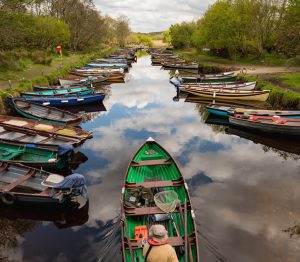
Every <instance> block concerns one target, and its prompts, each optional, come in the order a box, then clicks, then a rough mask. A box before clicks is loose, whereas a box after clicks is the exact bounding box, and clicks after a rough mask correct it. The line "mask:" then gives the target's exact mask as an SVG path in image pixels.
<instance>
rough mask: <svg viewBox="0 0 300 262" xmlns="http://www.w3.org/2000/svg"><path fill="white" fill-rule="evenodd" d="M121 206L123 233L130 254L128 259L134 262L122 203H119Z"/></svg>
mask: <svg viewBox="0 0 300 262" xmlns="http://www.w3.org/2000/svg"><path fill="white" fill-rule="evenodd" d="M121 206H122V220H123V223H124V227H125V231H126V236H127V242H128V247H129V253H130V259H131V262H134V256H133V251H132V246H131V241H130V235H129V231H128V226H127V222H126V217H125V213H124V207H123V202H122V203H121ZM124 252H125V251H124Z"/></svg>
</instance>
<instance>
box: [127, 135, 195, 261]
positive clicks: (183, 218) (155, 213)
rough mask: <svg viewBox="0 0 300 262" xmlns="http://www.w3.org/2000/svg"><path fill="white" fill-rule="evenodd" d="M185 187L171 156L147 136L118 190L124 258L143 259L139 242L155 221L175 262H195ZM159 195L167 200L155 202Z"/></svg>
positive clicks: (192, 221) (191, 218)
mask: <svg viewBox="0 0 300 262" xmlns="http://www.w3.org/2000/svg"><path fill="white" fill-rule="evenodd" d="M187 189H188V187H187V184H186V183H185V182H184V178H183V176H182V174H181V172H180V170H179V168H178V166H177V164H176V163H175V161H174V159H173V158H172V157H171V156H170V154H169V153H168V152H167V151H166V150H165V149H164V148H162V147H161V146H160V145H159V144H158V143H157V142H155V141H154V140H153V139H152V138H149V139H148V140H147V141H146V142H145V143H144V144H143V145H142V146H141V147H140V149H139V150H138V151H137V153H136V154H135V155H134V157H133V158H132V160H131V162H130V164H129V167H128V170H127V174H126V178H125V182H124V186H123V189H122V203H121V205H122V230H121V233H122V253H123V260H124V261H131V262H132V261H144V258H143V256H142V243H143V241H145V240H147V231H148V229H149V228H150V227H151V225H152V224H154V223H157V222H158V221H159V223H160V224H164V226H165V227H166V229H167V230H168V234H169V238H168V243H169V244H170V245H172V246H173V247H174V249H175V251H176V253H177V256H178V258H179V261H199V250H198V239H197V230H196V224H195V215H194V210H193V209H192V206H191V202H190V197H189V194H188V191H187ZM136 193H137V194H136ZM140 193H141V195H143V197H140V196H141V195H140ZM134 195H135V196H136V197H134ZM160 196H165V197H166V198H168V200H170V202H171V203H161V202H159V201H158V200H159V199H160ZM167 196H168V197H167ZM170 196H172V199H170V198H169V197H170ZM162 199H163V198H161V199H160V200H162ZM158 203H160V204H158ZM169 204H170V205H172V210H171V209H170V208H169V207H170V206H169ZM158 206H159V207H158ZM166 206H168V213H166V212H165V211H166ZM139 229H142V231H140V233H138V231H139Z"/></svg>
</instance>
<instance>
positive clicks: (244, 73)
mask: <svg viewBox="0 0 300 262" xmlns="http://www.w3.org/2000/svg"><path fill="white" fill-rule="evenodd" d="M175 53H176V54H177V55H179V56H180V57H182V58H183V59H185V60H187V61H193V62H198V63H199V68H200V71H201V72H202V73H204V74H205V73H219V72H225V71H235V72H237V73H238V74H239V75H240V76H241V77H243V78H244V79H246V80H248V81H257V86H258V87H259V88H260V89H268V90H271V94H270V97H269V100H268V102H269V103H270V104H271V105H272V107H274V108H282V109H283V108H289V109H300V67H295V66H293V67H291V66H278V65H274V64H273V65H271V63H270V62H271V61H268V63H267V65H266V64H265V65H264V64H262V61H256V62H257V63H254V64H250V63H249V62H250V61H249V60H238V61H234V60H230V59H224V58H218V57H213V56H208V55H203V54H200V53H198V52H196V51H195V50H176V51H175ZM276 61H277V60H276ZM290 62H291V61H290ZM265 63H266V62H265ZM278 63H279V61H277V64H278ZM280 63H281V64H284V62H283V61H280ZM287 64H288V63H287Z"/></svg>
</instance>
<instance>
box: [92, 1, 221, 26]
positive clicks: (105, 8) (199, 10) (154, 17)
mask: <svg viewBox="0 0 300 262" xmlns="http://www.w3.org/2000/svg"><path fill="white" fill-rule="evenodd" d="M94 2H95V4H96V7H97V9H98V10H100V11H101V13H102V14H105V15H110V16H112V17H117V16H119V15H126V16H127V17H129V19H130V25H131V28H132V30H133V31H134V32H159V31H164V30H166V29H168V28H169V27H170V26H171V25H172V24H175V23H180V22H183V21H191V20H194V19H198V18H199V17H200V16H202V15H203V13H204V12H205V10H206V9H207V8H208V6H209V5H210V4H212V3H213V2H215V1H214V0H204V1H196V0H173V1H161V0H145V1H138V0H128V1H119V0H118V1H107V0H95V1H94Z"/></svg>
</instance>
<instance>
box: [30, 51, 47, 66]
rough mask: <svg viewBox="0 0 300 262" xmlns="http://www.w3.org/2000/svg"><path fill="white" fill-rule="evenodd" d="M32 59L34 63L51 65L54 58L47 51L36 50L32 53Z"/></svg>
mask: <svg viewBox="0 0 300 262" xmlns="http://www.w3.org/2000/svg"><path fill="white" fill-rule="evenodd" d="M30 58H31V60H32V62H33V63H34V64H41V65H50V64H51V62H52V58H51V57H49V56H48V54H47V52H46V51H41V50H39V51H36V52H34V53H33V54H32V55H31V57H30Z"/></svg>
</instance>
